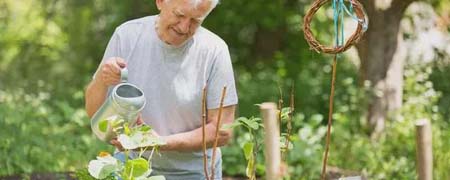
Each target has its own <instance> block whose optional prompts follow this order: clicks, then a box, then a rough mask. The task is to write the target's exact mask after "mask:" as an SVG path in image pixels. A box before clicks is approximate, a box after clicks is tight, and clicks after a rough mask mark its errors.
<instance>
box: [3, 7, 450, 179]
mask: <svg viewBox="0 0 450 180" xmlns="http://www.w3.org/2000/svg"><path fill="white" fill-rule="evenodd" d="M361 1H362V3H363V5H364V7H365V10H366V12H367V15H368V18H369V29H368V30H367V32H366V34H365V35H364V37H363V39H362V40H361V41H360V42H359V43H358V45H357V46H356V47H354V48H352V49H350V50H349V51H347V52H345V53H343V54H342V55H340V56H339V60H338V69H337V81H336V94H335V104H334V114H333V119H334V122H333V123H334V124H333V133H332V142H331V147H330V156H329V163H328V165H329V166H330V168H331V169H335V170H336V171H339V172H340V173H342V174H346V173H347V174H361V175H364V176H365V177H367V178H369V179H415V178H416V167H417V165H416V144H415V137H416V134H415V122H416V121H417V120H419V119H428V120H429V121H430V122H431V124H432V131H433V157H434V162H433V165H434V169H433V175H434V178H435V179H450V171H449V169H450V141H449V139H450V128H449V124H450V81H449V78H450V58H449V57H450V34H449V30H450V9H449V7H450V1H449V0H440V1H439V0H424V1H419V0H417V1H414V0H361ZM311 4H312V1H306V0H258V1H242V0H223V1H221V3H220V4H219V5H218V6H217V8H216V9H215V10H214V11H213V12H212V13H211V14H210V15H209V17H208V18H207V19H206V20H205V22H204V24H203V26H204V27H206V28H208V29H209V30H211V31H212V32H214V33H216V34H218V35H219V36H220V37H222V38H223V39H224V40H225V41H226V42H227V43H228V46H229V48H230V52H231V56H232V60H233V66H234V69H235V76H236V83H237V87H238V94H239V107H238V113H237V116H245V117H251V116H259V108H258V107H257V106H255V104H259V103H262V102H265V101H273V102H278V101H279V100H280V99H282V100H283V101H284V105H283V106H285V107H287V106H288V105H289V103H288V102H289V94H290V92H291V88H292V87H294V88H295V90H294V95H295V114H294V118H293V121H292V123H293V131H292V137H293V145H294V148H293V149H292V150H291V151H290V152H289V153H288V157H287V163H288V165H289V174H290V177H288V179H289V178H290V179H318V178H319V176H320V170H321V163H322V162H321V161H322V153H323V151H324V137H325V132H326V124H327V116H328V115H327V114H328V100H329V89H330V80H331V63H332V56H331V55H327V54H319V53H317V52H315V51H313V50H310V48H309V46H308V44H307V42H306V41H305V40H304V37H303V31H302V29H301V27H302V25H303V17H304V15H305V13H306V11H307V10H308V8H309V7H310V5H311ZM157 13H158V12H157V10H156V7H155V2H154V1H153V0H129V1H118V0H116V1H111V0H108V1H107V0H96V1H91V0H20V1H17V0H0V127H1V129H0V137H1V138H0V179H2V177H3V178H6V177H10V178H12V177H15V178H19V179H20V178H24V179H29V178H30V177H31V179H33V178H36V176H33V175H34V174H41V175H48V178H49V179H50V177H55V176H52V174H60V173H62V174H64V173H68V172H69V173H73V172H76V171H80V170H83V169H86V167H87V164H88V162H89V160H91V159H94V158H95V156H96V155H97V153H98V152H99V151H110V152H112V151H113V148H112V147H111V146H109V145H107V144H106V143H103V142H101V141H99V140H98V139H96V138H95V137H94V135H93V134H92V132H91V129H90V122H89V119H88V118H87V115H86V113H85V110H84V89H85V88H86V85H87V84H88V82H89V81H90V79H91V76H92V74H93V73H94V71H95V70H96V68H97V66H98V64H99V62H100V60H101V58H102V56H103V52H104V49H105V47H106V44H107V43H108V40H109V38H110V37H111V35H112V33H113V32H114V29H115V27H117V26H118V25H120V24H121V23H123V22H125V21H127V20H131V19H134V18H139V17H143V16H148V15H154V14H157ZM332 17H333V13H332V9H331V5H330V4H328V5H325V6H324V7H323V8H321V9H320V10H319V11H318V13H317V14H316V15H315V16H314V20H313V22H312V24H311V27H312V31H313V33H314V35H315V37H316V38H317V39H318V40H319V41H320V42H322V43H323V44H327V45H332V43H333V42H334V30H333V20H332ZM345 22H346V23H345V27H346V28H345V32H346V34H347V35H349V34H351V33H352V32H353V31H354V29H355V25H356V23H355V22H354V20H352V19H351V18H346V21H345ZM285 123H286V122H283V131H285V128H284V127H285V126H284V125H285ZM247 137H248V133H247V132H246V131H244V130H241V129H236V130H235V136H234V140H233V142H232V143H231V145H229V146H228V147H226V148H223V150H222V152H223V167H224V168H223V169H224V174H225V175H226V176H244V177H245V167H246V165H247V164H246V161H245V158H244V154H243V153H242V150H241V145H242V142H243V141H244V140H245V139H246V138H247ZM256 170H257V174H258V175H259V176H263V175H264V158H263V153H259V155H258V164H257V165H256ZM60 175H61V174H60ZM59 177H61V178H62V177H63V176H59Z"/></svg>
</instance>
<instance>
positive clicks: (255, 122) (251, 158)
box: [223, 117, 264, 180]
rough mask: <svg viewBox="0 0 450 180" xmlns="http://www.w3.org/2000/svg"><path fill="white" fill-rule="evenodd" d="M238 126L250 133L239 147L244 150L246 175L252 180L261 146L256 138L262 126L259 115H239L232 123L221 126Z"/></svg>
mask: <svg viewBox="0 0 450 180" xmlns="http://www.w3.org/2000/svg"><path fill="white" fill-rule="evenodd" d="M238 126H241V127H244V128H245V129H246V130H247V132H248V133H249V134H250V138H249V139H247V140H246V141H245V142H244V144H243V146H242V147H241V148H242V151H243V152H244V156H245V159H246V160H247V168H246V171H245V172H246V175H247V177H248V178H249V179H250V180H254V179H256V173H255V172H256V166H255V165H256V156H257V153H258V152H259V150H260V148H261V141H260V140H258V138H257V136H258V132H259V130H260V129H262V128H263V127H264V126H263V124H262V122H261V118H259V117H251V118H246V117H240V118H238V119H236V120H235V122H234V123H232V124H228V125H224V126H223V128H224V129H229V128H235V127H238Z"/></svg>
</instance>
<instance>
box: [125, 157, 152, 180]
mask: <svg viewBox="0 0 450 180" xmlns="http://www.w3.org/2000/svg"><path fill="white" fill-rule="evenodd" d="M149 171H150V170H149V163H148V162H147V160H145V159H144V158H137V159H133V160H128V161H127V162H126V163H125V172H124V175H125V177H124V178H125V179H128V178H129V177H139V176H143V175H149V174H150V173H151V172H149Z"/></svg>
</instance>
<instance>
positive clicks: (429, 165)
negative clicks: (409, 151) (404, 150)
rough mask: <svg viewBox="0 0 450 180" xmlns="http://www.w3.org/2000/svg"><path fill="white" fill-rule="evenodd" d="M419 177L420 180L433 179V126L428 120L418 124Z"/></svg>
mask: <svg viewBox="0 0 450 180" xmlns="http://www.w3.org/2000/svg"><path fill="white" fill-rule="evenodd" d="M416 131H417V134H416V147H417V176H418V179H419V180H432V179H433V153H432V150H433V143H432V132H431V125H430V122H429V121H428V120H427V119H420V120H418V121H417V122H416Z"/></svg>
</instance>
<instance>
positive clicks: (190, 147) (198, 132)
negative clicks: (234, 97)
mask: <svg viewBox="0 0 450 180" xmlns="http://www.w3.org/2000/svg"><path fill="white" fill-rule="evenodd" d="M234 112H235V106H234V105H233V106H227V107H224V108H223V109H222V118H221V124H231V123H232V122H233V121H234ZM218 115H219V109H212V110H208V117H207V124H206V126H205V137H206V138H205V140H206V146H207V148H210V147H212V146H213V144H214V140H215V139H214V138H215V135H216V126H217V117H218ZM220 128H221V127H219V135H218V147H220V146H224V145H226V144H227V143H228V141H229V140H230V139H231V137H232V129H228V130H221V129H220ZM164 139H165V140H166V141H167V144H166V145H164V146H162V147H161V150H163V151H200V150H202V149H203V141H202V127H199V128H197V129H194V130H192V131H188V132H184V133H179V134H174V135H169V136H166V137H164Z"/></svg>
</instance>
